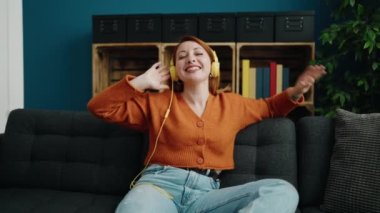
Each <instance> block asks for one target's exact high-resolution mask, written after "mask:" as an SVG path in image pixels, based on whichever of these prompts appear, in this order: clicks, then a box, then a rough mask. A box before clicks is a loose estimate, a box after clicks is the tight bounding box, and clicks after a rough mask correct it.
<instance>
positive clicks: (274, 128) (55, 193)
mask: <svg viewBox="0 0 380 213" xmlns="http://www.w3.org/2000/svg"><path fill="white" fill-rule="evenodd" d="M295 134H296V132H295V125H294V123H293V122H292V121H290V120H289V119H286V118H276V119H267V120H264V121H262V122H260V123H257V124H252V125H250V126H248V127H247V128H246V129H244V130H242V131H241V132H239V134H238V135H237V138H236V145H235V152H234V157H235V169H234V170H230V171H224V172H223V173H222V175H221V177H220V178H221V183H222V187H227V186H232V185H236V184H243V183H246V182H249V181H252V180H258V179H263V178H281V179H285V180H287V181H289V182H290V183H292V184H294V185H295V186H297V153H296V136H295ZM0 139H1V140H0V212H2V213H17V212H20V213H21V212H22V213H24V212H39V213H48V212H49V213H50V212H54V213H56V212H65V213H71V212H73V213H74V212H76V213H82V212H95V213H97V212H99V213H103V212H104V213H105V212H114V210H115V208H116V206H117V204H118V203H119V201H120V200H121V199H122V198H123V196H124V195H125V194H126V193H127V192H128V190H129V183H130V182H131V180H132V179H133V178H134V177H135V175H137V173H138V172H139V171H140V170H141V168H142V162H143V159H144V155H145V152H146V144H147V139H148V136H147V135H146V134H142V133H139V132H136V131H132V130H129V129H125V128H124V127H119V126H116V125H113V124H109V123H105V122H104V121H101V120H99V119H98V118H95V117H93V116H92V115H91V114H90V113H88V112H70V111H50V110H25V109H18V110H14V111H12V112H11V113H10V115H9V117H8V122H7V126H6V130H5V133H4V135H3V136H2V137H1V136H0Z"/></svg>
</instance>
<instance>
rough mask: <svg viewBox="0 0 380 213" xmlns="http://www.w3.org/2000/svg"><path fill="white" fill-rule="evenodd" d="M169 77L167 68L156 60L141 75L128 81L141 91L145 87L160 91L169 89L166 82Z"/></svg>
mask: <svg viewBox="0 0 380 213" xmlns="http://www.w3.org/2000/svg"><path fill="white" fill-rule="evenodd" d="M169 78H170V72H169V68H168V67H167V66H165V65H163V64H162V63H161V62H157V63H155V64H153V65H152V66H151V67H150V68H149V69H148V70H147V71H146V72H144V73H143V74H142V75H139V76H137V77H136V78H134V79H133V80H132V81H130V83H131V85H132V86H133V87H134V88H136V89H139V90H142V91H144V90H146V89H152V90H159V91H162V90H165V89H169V86H168V85H167V84H166V81H167V80H168V79H169Z"/></svg>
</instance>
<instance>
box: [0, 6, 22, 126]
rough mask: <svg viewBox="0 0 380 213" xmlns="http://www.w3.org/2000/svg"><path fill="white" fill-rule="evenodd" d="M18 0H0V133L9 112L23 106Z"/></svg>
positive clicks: (20, 16) (20, 25) (20, 18)
mask: <svg viewBox="0 0 380 213" xmlns="http://www.w3.org/2000/svg"><path fill="white" fill-rule="evenodd" d="M23 62H24V58H23V32H22V0H0V133H3V132H4V129H5V124H6V121H7V118H8V114H9V112H10V111H11V110H12V109H16V108H23V107H24V64H23Z"/></svg>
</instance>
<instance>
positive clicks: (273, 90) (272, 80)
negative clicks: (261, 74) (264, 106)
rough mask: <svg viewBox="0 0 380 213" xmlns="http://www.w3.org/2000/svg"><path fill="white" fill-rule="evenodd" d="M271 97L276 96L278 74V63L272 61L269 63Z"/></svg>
mask: <svg viewBox="0 0 380 213" xmlns="http://www.w3.org/2000/svg"><path fill="white" fill-rule="evenodd" d="M269 70H270V74H269V96H273V95H276V83H277V79H276V74H277V62H275V61H271V62H269Z"/></svg>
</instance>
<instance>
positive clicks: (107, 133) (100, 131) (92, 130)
mask: <svg viewBox="0 0 380 213" xmlns="http://www.w3.org/2000/svg"><path fill="white" fill-rule="evenodd" d="M144 141H146V136H145V135H143V134H141V133H138V132H135V131H132V130H128V129H125V128H122V127H119V126H116V125H112V124H108V123H105V122H103V121H101V120H100V119H97V118H95V117H93V116H92V115H91V114H90V113H88V112H69V111H51V110H24V109H18V110H14V111H12V112H11V113H10V115H9V118H8V122H7V126H6V130H5V133H4V135H3V138H2V143H1V144H0V174H1V175H0V187H1V188H12V187H26V188H47V189H57V190H65V191H76V192H91V193H101V194H114V195H122V194H125V193H126V192H127V191H128V187H129V183H130V181H131V180H132V179H133V177H134V176H135V175H136V174H137V173H138V171H139V169H140V168H141V165H142V160H143V158H142V155H143V154H142V153H143V147H144Z"/></svg>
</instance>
